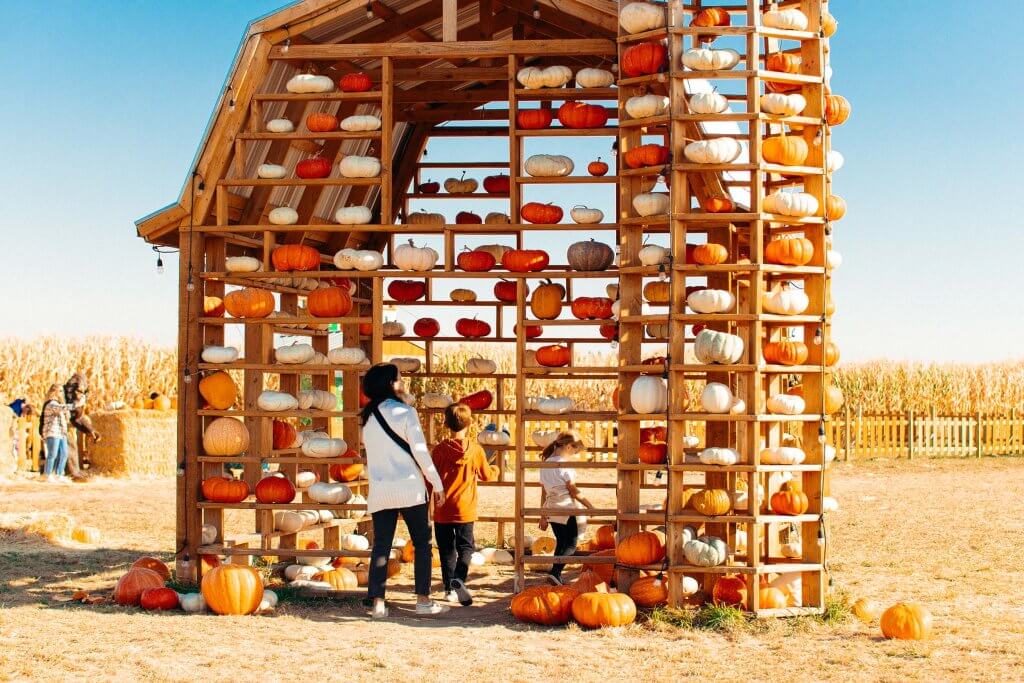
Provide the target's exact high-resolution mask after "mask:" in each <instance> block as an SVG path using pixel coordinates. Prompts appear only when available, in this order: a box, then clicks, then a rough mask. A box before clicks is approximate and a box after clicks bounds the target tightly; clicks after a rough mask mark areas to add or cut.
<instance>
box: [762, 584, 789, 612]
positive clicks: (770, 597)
mask: <svg viewBox="0 0 1024 683" xmlns="http://www.w3.org/2000/svg"><path fill="white" fill-rule="evenodd" d="M757 603H758V606H759V607H760V608H761V609H782V608H783V607H786V606H788V605H789V600H788V599H787V598H786V594H785V593H783V592H782V591H781V590H779V589H778V588H773V587H771V586H762V587H761V589H760V590H759V591H758V593H757Z"/></svg>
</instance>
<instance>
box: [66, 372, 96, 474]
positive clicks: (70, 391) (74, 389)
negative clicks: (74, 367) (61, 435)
mask: <svg viewBox="0 0 1024 683" xmlns="http://www.w3.org/2000/svg"><path fill="white" fill-rule="evenodd" d="M88 395H89V381H88V380H87V379H86V377H85V375H83V374H82V373H80V372H76V373H75V374H73V375H71V377H70V378H69V379H68V381H67V382H65V383H64V402H65V403H67V405H68V409H69V410H70V413H71V414H70V420H71V426H72V427H74V428H75V429H77V430H78V431H80V432H82V433H83V434H86V435H87V436H90V437H92V440H93V443H96V442H98V441H99V440H100V438H101V437H100V433H99V432H97V431H96V429H95V428H94V427H93V426H92V420H90V419H89V416H88V415H86V414H85V402H86V399H87V398H88ZM87 466H88V462H86V461H82V462H79V453H78V444H77V440H76V439H72V438H70V437H69V438H68V470H69V471H70V472H71V476H72V477H73V478H75V479H78V478H80V477H83V476H84V472H83V471H82V468H83V467H87Z"/></svg>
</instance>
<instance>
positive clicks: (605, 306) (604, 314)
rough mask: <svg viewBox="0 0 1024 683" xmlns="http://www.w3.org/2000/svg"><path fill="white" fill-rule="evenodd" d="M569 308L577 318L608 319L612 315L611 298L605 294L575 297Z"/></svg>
mask: <svg viewBox="0 0 1024 683" xmlns="http://www.w3.org/2000/svg"><path fill="white" fill-rule="evenodd" d="M570 308H571V309H572V314H573V317H575V318H577V319H578V320H608V319H609V318H611V317H612V300H611V299H609V298H608V297H605V296H580V297H576V298H575V299H573V302H572V305H571V306H570Z"/></svg>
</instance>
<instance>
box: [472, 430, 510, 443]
mask: <svg viewBox="0 0 1024 683" xmlns="http://www.w3.org/2000/svg"><path fill="white" fill-rule="evenodd" d="M476 440H477V443H479V444H480V445H481V446H508V445H509V444H510V443H511V442H512V437H511V436H509V433H508V432H506V431H505V430H503V429H485V430H483V431H481V432H480V433H479V434H477V436H476Z"/></svg>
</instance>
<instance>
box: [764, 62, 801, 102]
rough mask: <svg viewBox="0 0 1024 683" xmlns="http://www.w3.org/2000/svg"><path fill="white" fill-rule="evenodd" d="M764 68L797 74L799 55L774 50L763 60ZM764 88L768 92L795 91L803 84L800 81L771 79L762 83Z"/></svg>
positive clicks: (798, 71) (798, 70)
mask: <svg viewBox="0 0 1024 683" xmlns="http://www.w3.org/2000/svg"><path fill="white" fill-rule="evenodd" d="M765 68H766V69H768V71H779V72H782V73H787V74H798V73H800V56H799V55H793V54H787V53H785V52H776V53H775V54H772V55H769V56H768V59H767V60H766V61H765ZM764 85H765V88H767V89H768V91H769V92H779V93H787V92H797V91H799V90H800V89H801V88H802V87H803V86H802V85H801V84H800V83H783V82H782V81H771V80H767V81H765V83H764Z"/></svg>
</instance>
